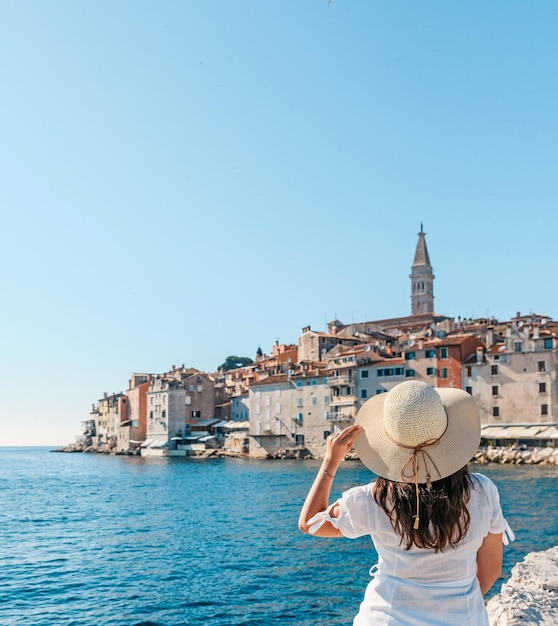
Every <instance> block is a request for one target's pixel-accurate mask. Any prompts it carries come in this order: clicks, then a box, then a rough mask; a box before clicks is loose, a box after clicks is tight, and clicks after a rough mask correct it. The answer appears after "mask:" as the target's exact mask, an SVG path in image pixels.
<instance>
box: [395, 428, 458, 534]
mask: <svg viewBox="0 0 558 626" xmlns="http://www.w3.org/2000/svg"><path fill="white" fill-rule="evenodd" d="M447 429H448V426H447V423H446V427H445V429H444V432H443V433H442V434H441V435H440V436H439V437H438V438H437V439H429V440H427V441H424V442H423V443H419V444H418V446H408V445H405V444H404V443H399V441H395V439H393V438H392V437H390V436H389V434H388V433H387V432H386V431H385V430H384V432H385V434H386V437H387V438H388V439H389V440H390V441H391V442H392V443H394V444H395V445H396V446H399V447H400V448H406V449H408V450H412V451H413V453H412V454H411V456H410V457H409V458H408V459H407V460H406V461H405V463H403V465H402V466H401V469H400V474H401V480H402V481H403V482H413V483H415V491H416V497H417V513H416V515H414V516H413V517H414V518H415V522H414V524H413V528H414V530H418V527H419V522H420V490H419V480H418V477H419V454H420V456H421V458H422V462H423V463H424V468H425V469H426V487H427V488H428V489H431V488H432V481H431V478H430V472H429V470H428V462H429V461H430V463H431V464H432V466H433V467H434V469H435V470H436V472H437V474H438V476H439V477H440V478H442V475H441V474H440V470H439V469H438V467H437V466H436V463H435V462H434V460H433V458H432V457H431V456H430V455H429V454H428V452H427V451H426V450H425V448H428V447H430V446H435V445H436V444H437V443H439V442H440V440H441V439H442V437H443V436H444V435H445V434H446V430H447ZM409 468H410V469H411V472H412V473H411V474H410V475H409V473H408V470H409Z"/></svg>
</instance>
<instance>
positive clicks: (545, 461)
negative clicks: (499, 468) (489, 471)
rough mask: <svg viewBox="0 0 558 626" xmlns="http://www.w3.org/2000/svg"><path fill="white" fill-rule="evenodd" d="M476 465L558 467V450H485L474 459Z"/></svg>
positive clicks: (499, 448) (500, 448)
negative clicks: (497, 464) (499, 464)
mask: <svg viewBox="0 0 558 626" xmlns="http://www.w3.org/2000/svg"><path fill="white" fill-rule="evenodd" d="M474 461H475V462H476V463H480V464H481V465H484V464H486V463H502V464H506V463H509V464H514V465H523V464H525V465H555V466H558V448H532V449H530V450H515V449H513V448H503V447H498V448H483V449H482V450H479V451H478V452H477V454H476V455H475V457H474Z"/></svg>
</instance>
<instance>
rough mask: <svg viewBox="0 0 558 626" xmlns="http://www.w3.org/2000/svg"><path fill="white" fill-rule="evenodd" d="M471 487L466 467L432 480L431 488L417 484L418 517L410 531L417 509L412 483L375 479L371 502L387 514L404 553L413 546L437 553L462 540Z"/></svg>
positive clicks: (468, 519)
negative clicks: (416, 523)
mask: <svg viewBox="0 0 558 626" xmlns="http://www.w3.org/2000/svg"><path fill="white" fill-rule="evenodd" d="M471 488H472V483H471V476H470V474H469V470H468V468H467V466H465V467H463V468H462V469H460V470H459V471H457V472H455V474H452V475H451V476H448V477H447V478H442V479H441V480H436V481H434V482H433V483H432V487H431V488H430V489H428V488H427V487H426V485H423V484H420V485H419V493H420V510H421V515H420V520H419V527H418V528H417V529H416V530H415V529H414V528H413V523H414V521H415V514H416V508H417V500H416V498H417V496H416V487H415V485H414V484H412V483H399V482H395V481H392V480H387V479H385V478H378V479H377V480H376V483H375V485H374V500H375V501H376V502H377V503H378V505H379V506H380V507H381V508H382V509H383V510H384V511H385V512H386V513H387V514H388V516H389V519H390V521H391V525H392V526H393V529H394V530H395V532H396V533H397V534H398V535H399V536H400V537H401V544H402V545H404V546H405V550H410V549H411V548H412V546H416V547H417V548H433V549H434V550H436V552H438V551H442V550H443V549H444V548H446V547H447V546H448V545H449V546H451V547H453V546H455V545H456V544H457V543H458V542H459V541H461V539H463V537H465V534H466V533H467V530H468V529H469V524H470V522H471V517H470V515H469V511H468V509H467V502H468V501H469V497H470V495H471Z"/></svg>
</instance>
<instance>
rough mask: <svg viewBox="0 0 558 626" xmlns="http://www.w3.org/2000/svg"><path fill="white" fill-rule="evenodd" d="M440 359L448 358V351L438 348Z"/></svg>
mask: <svg viewBox="0 0 558 626" xmlns="http://www.w3.org/2000/svg"><path fill="white" fill-rule="evenodd" d="M440 358H441V359H447V358H448V349H447V348H440Z"/></svg>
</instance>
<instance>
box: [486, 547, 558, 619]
mask: <svg viewBox="0 0 558 626" xmlns="http://www.w3.org/2000/svg"><path fill="white" fill-rule="evenodd" d="M486 608H487V611H488V618H489V621H490V624H491V626H526V624H533V625H535V624H536V625H537V626H556V625H557V624H558V546H556V547H554V548H550V549H549V550H546V551H544V552H531V553H530V554H528V555H527V556H526V557H525V558H524V559H523V561H521V562H520V563H517V564H516V565H514V567H513V568H512V571H511V577H510V579H509V580H508V581H507V582H506V583H504V584H503V585H502V589H501V591H500V593H499V594H498V595H496V596H494V597H493V598H491V599H490V600H489V601H488V603H487V605H486Z"/></svg>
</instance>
